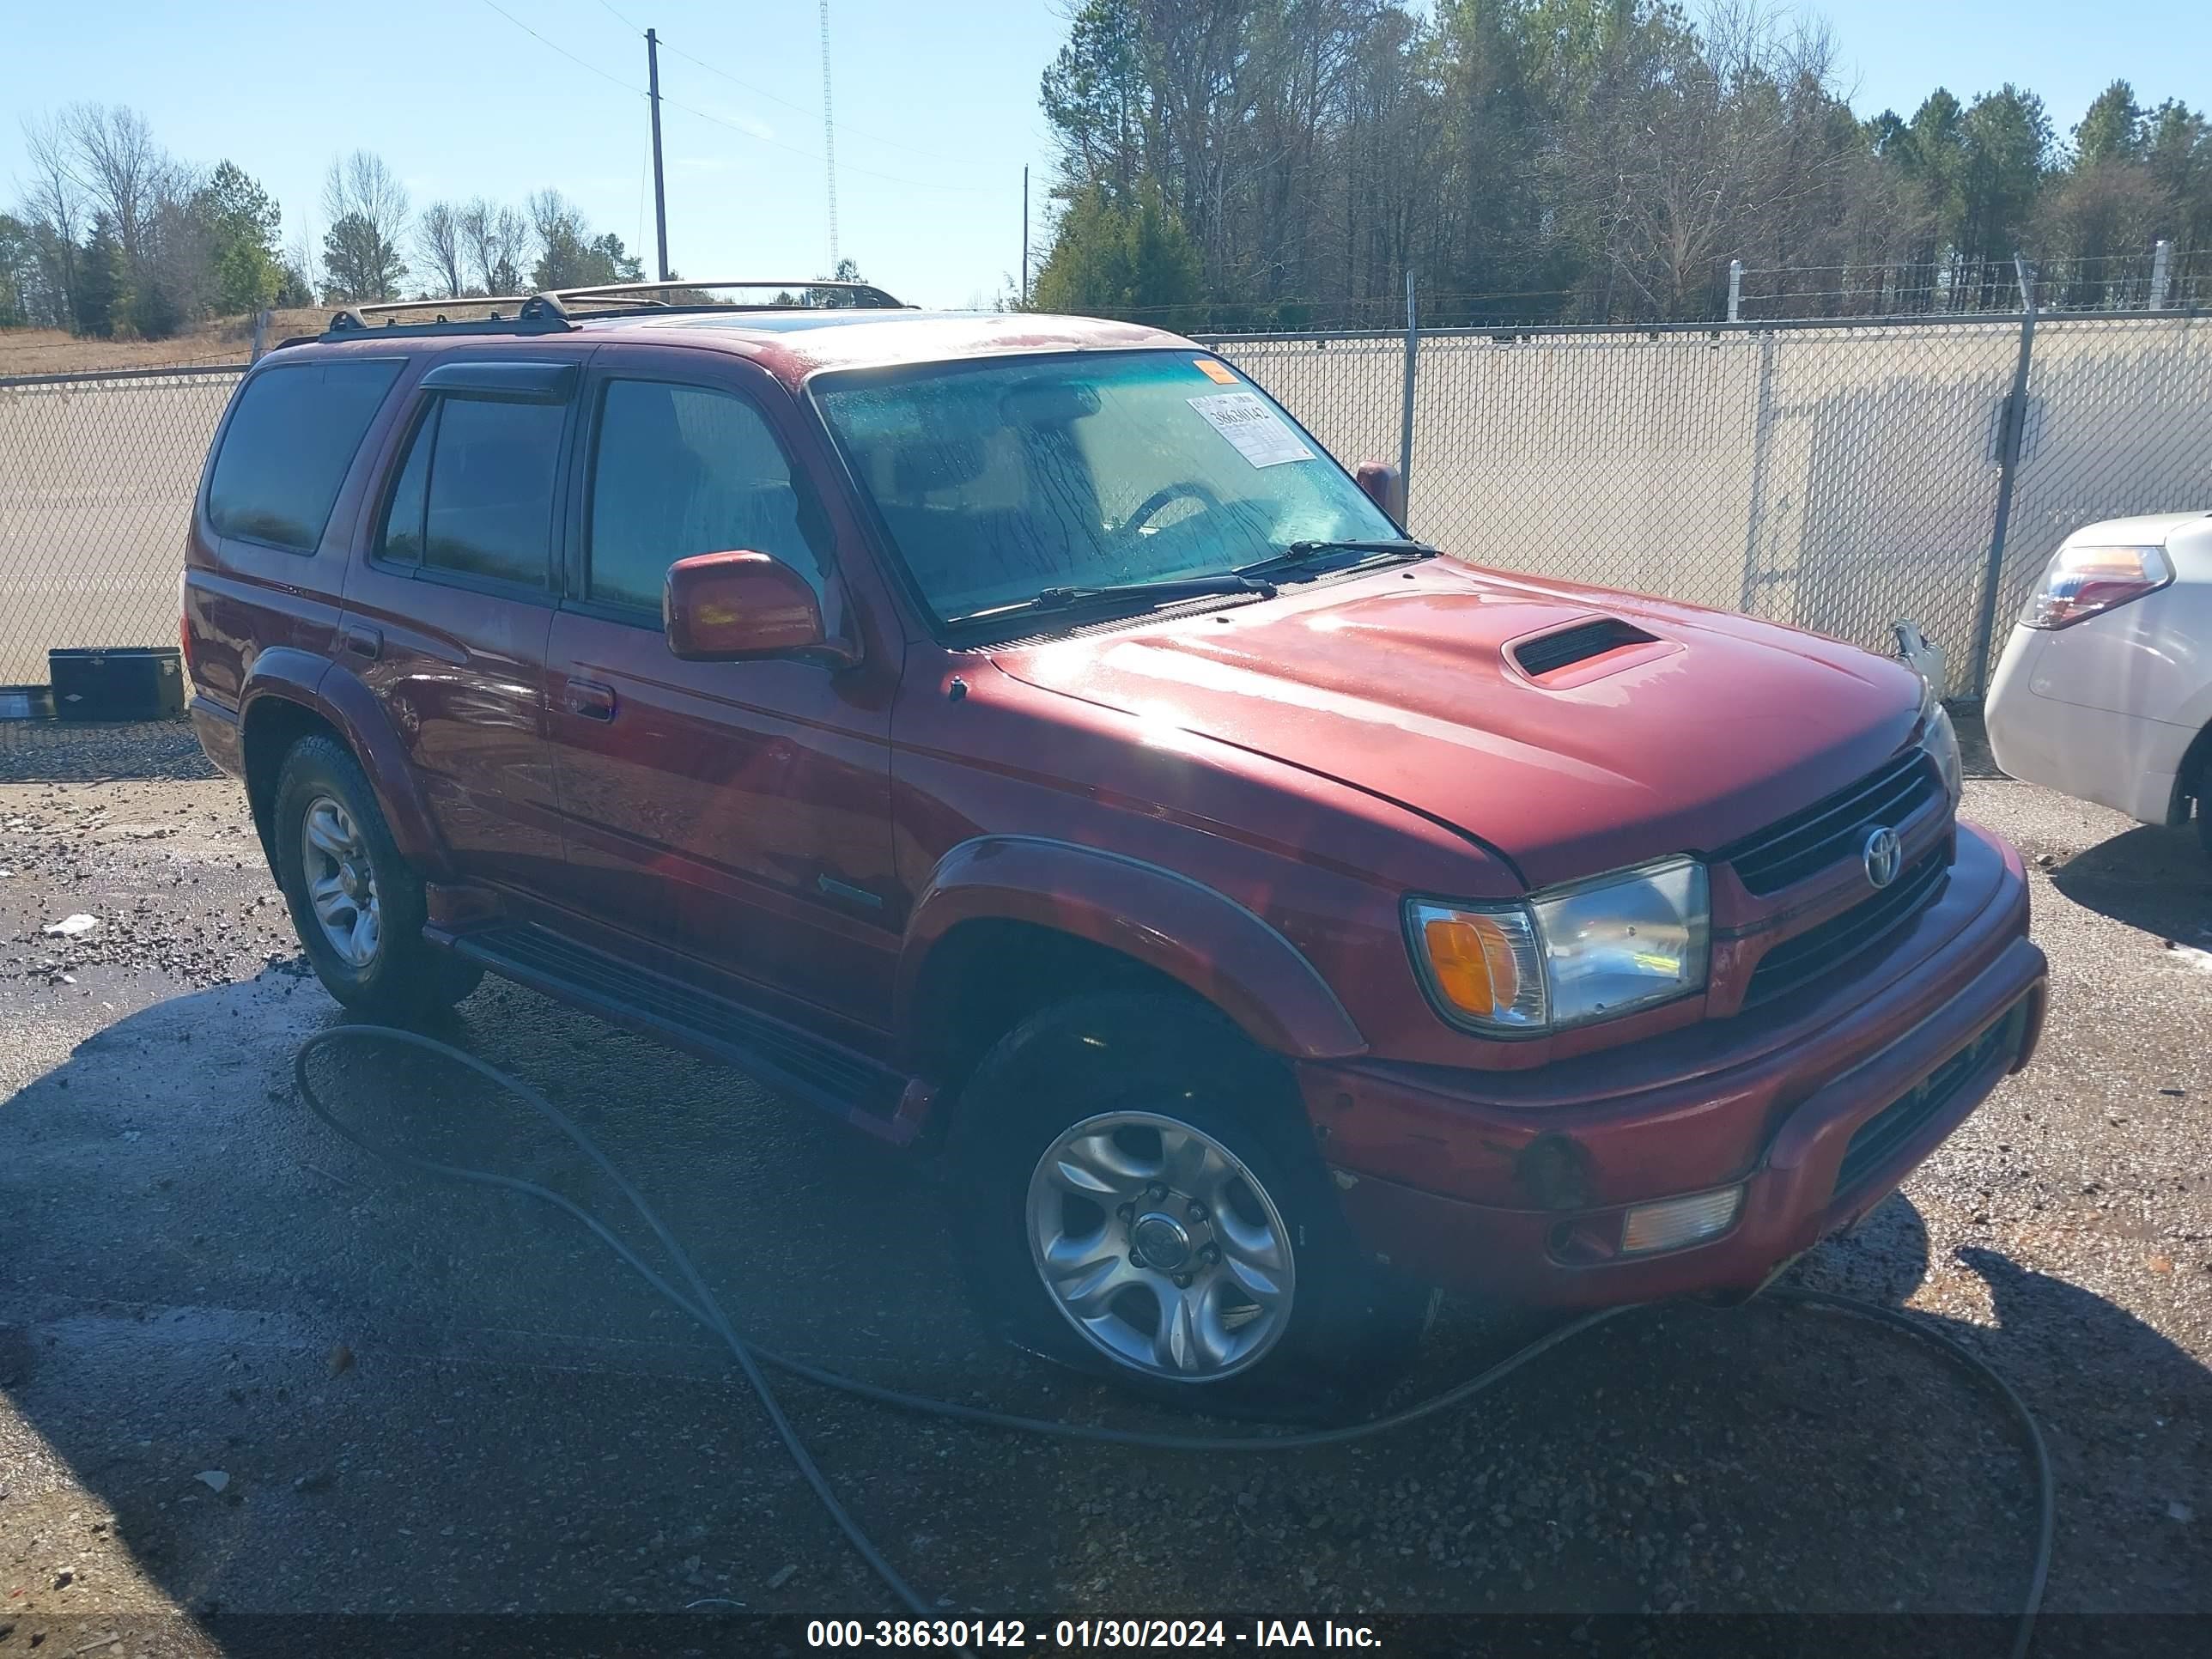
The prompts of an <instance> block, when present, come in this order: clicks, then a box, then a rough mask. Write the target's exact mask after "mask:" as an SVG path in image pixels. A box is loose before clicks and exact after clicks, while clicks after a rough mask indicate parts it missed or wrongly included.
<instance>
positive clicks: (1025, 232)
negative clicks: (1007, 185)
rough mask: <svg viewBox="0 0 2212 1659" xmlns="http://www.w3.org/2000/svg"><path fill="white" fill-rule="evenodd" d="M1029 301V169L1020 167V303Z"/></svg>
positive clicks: (1025, 303)
mask: <svg viewBox="0 0 2212 1659" xmlns="http://www.w3.org/2000/svg"><path fill="white" fill-rule="evenodd" d="M1029 302H1030V170H1029V169H1028V168H1027V167H1024V168H1023V169H1022V303H1023V304H1024V306H1026V305H1028V304H1029Z"/></svg>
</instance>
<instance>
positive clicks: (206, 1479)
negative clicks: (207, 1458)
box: [192, 1469, 230, 1492]
mask: <svg viewBox="0 0 2212 1659" xmlns="http://www.w3.org/2000/svg"><path fill="white" fill-rule="evenodd" d="M192 1479H193V1480H197V1481H198V1482H199V1483H200V1485H202V1486H205V1487H206V1488H207V1489H208V1490H209V1491H210V1492H221V1491H222V1489H223V1488H224V1487H225V1486H228V1485H229V1484H230V1477H229V1476H228V1475H227V1474H224V1473H223V1472H222V1470H221V1469H202V1470H201V1471H200V1472H199V1473H198V1474H196V1475H194V1476H193V1477H192Z"/></svg>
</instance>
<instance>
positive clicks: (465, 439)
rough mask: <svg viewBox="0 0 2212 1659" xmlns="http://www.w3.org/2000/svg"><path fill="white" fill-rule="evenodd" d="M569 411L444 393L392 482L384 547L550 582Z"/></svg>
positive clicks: (426, 562)
mask: <svg viewBox="0 0 2212 1659" xmlns="http://www.w3.org/2000/svg"><path fill="white" fill-rule="evenodd" d="M567 413H568V410H567V406H566V405H565V404H548V403H510V402H502V401H493V400H491V399H487V398H465V397H458V396H457V397H447V398H440V399H438V400H437V402H435V404H432V405H431V407H430V410H429V412H428V414H427V415H426V416H424V417H423V419H422V423H421V424H420V425H419V426H417V427H416V429H415V436H414V438H413V441H411V442H410V445H409V446H408V452H407V459H406V460H405V461H404V462H403V463H402V464H401V466H400V469H399V475H398V478H397V479H396V480H395V481H394V483H393V485H392V497H391V500H390V501H389V503H388V504H387V505H386V508H385V517H384V524H383V526H382V527H381V529H380V531H379V532H378V537H377V550H378V552H379V554H380V556H382V557H385V558H387V559H391V560H392V561H394V562H399V563H404V564H419V565H421V566H422V568H425V569H429V570H448V571H452V572H454V573H455V574H461V575H468V576H482V577H489V578H490V579H491V580H495V581H502V582H512V583H515V584H517V585H519V586H527V587H534V588H541V589H542V588H544V586H546V581H547V576H548V574H549V568H550V554H551V545H552V528H553V485H554V480H555V476H556V473H557V472H558V471H559V469H560V462H561V430H562V422H563V421H564V420H565V419H566V416H567Z"/></svg>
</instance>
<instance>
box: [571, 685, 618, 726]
mask: <svg viewBox="0 0 2212 1659" xmlns="http://www.w3.org/2000/svg"><path fill="white" fill-rule="evenodd" d="M568 711H569V713H571V714H581V715H582V716H583V717H584V718H585V719H586V720H612V719H613V718H614V717H615V689H614V687H612V686H611V685H602V684H599V681H597V680H570V681H569V682H568Z"/></svg>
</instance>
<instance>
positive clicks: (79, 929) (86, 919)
mask: <svg viewBox="0 0 2212 1659" xmlns="http://www.w3.org/2000/svg"><path fill="white" fill-rule="evenodd" d="M99 926H100V918H99V917H98V916H88V915H85V914H84V912H82V910H80V911H78V912H77V913H76V915H73V916H64V917H63V918H62V919H61V920H60V921H50V922H48V923H47V924H46V929H45V931H46V934H47V935H48V937H50V938H54V939H79V938H82V936H83V935H85V934H87V933H90V932H91V931H92V930H93V929H94V928H95V927H99Z"/></svg>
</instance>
